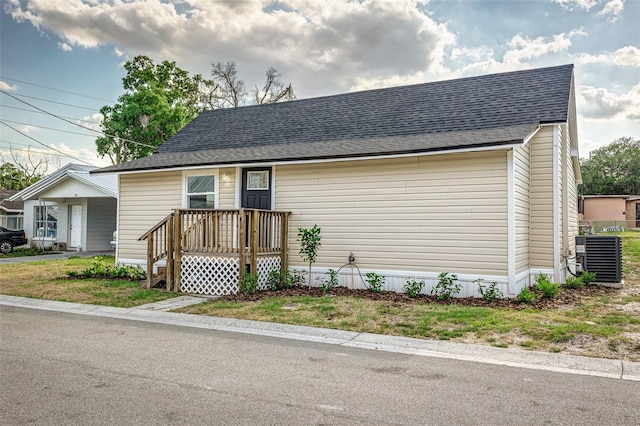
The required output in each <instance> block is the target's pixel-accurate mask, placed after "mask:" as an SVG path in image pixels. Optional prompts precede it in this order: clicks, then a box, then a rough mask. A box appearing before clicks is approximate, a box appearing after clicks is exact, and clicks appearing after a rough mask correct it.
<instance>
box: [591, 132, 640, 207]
mask: <svg viewBox="0 0 640 426" xmlns="http://www.w3.org/2000/svg"><path fill="white" fill-rule="evenodd" d="M580 169H581V171H582V185H580V187H579V191H580V193H581V194H584V195H638V194H640V140H636V139H633V138H631V137H622V138H619V139H616V140H614V141H613V142H611V143H610V144H609V145H606V146H603V147H602V148H599V149H597V150H595V151H593V152H592V153H591V155H590V157H589V158H588V159H586V160H582V161H581V162H580Z"/></svg>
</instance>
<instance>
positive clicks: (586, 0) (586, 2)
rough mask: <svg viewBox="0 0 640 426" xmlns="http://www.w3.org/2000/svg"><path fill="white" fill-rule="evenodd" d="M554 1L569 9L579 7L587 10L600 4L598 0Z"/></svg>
mask: <svg viewBox="0 0 640 426" xmlns="http://www.w3.org/2000/svg"><path fill="white" fill-rule="evenodd" d="M554 2H555V3H557V4H559V5H560V6H562V7H564V8H565V9H567V10H573V9H574V8H578V9H583V10H586V11H589V10H591V8H592V7H593V6H595V5H596V4H598V0H554Z"/></svg>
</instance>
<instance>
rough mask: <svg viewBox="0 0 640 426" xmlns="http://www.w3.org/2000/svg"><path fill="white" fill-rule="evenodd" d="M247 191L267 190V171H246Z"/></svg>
mask: <svg viewBox="0 0 640 426" xmlns="http://www.w3.org/2000/svg"><path fill="white" fill-rule="evenodd" d="M247 189H248V190H249V191H258V190H265V189H269V170H259V171H248V172H247Z"/></svg>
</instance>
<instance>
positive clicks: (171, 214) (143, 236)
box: [138, 212, 173, 241]
mask: <svg viewBox="0 0 640 426" xmlns="http://www.w3.org/2000/svg"><path fill="white" fill-rule="evenodd" d="M171 217H173V212H171V213H169V214H168V215H167V216H165V218H164V219H162V220H160V222H158V223H156V224H155V225H154V226H153V227H152V228H151V229H149V230H148V231H147V232H145V233H144V234H142V236H141V237H140V238H138V241H144V240H146V239H147V238H149V236H150V235H151V234H153V233H154V232H156V231H157V230H158V229H159V228H160V227H162V226H163V225H164V224H165V223H167V221H168V220H169V218H171Z"/></svg>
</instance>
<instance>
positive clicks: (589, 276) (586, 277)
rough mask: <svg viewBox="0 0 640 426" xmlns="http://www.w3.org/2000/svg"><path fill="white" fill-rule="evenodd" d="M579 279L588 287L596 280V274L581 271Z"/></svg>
mask: <svg viewBox="0 0 640 426" xmlns="http://www.w3.org/2000/svg"><path fill="white" fill-rule="evenodd" d="M580 278H581V279H582V282H583V283H584V284H585V285H588V284H590V283H592V282H594V281H595V280H596V273H595V272H589V271H583V272H582V274H580Z"/></svg>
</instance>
